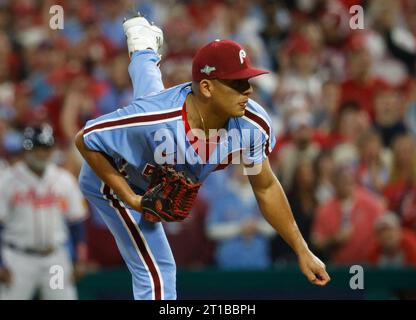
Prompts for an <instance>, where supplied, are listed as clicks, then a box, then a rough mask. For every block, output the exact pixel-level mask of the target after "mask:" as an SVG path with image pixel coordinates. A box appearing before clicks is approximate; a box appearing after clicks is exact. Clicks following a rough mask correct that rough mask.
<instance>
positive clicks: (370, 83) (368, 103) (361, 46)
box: [341, 35, 385, 119]
mask: <svg viewBox="0 0 416 320" xmlns="http://www.w3.org/2000/svg"><path fill="white" fill-rule="evenodd" d="M364 40H365V38H364V37H363V36H362V35H354V36H352V37H351V38H350V40H349V42H348V43H347V45H348V52H347V66H346V68H347V70H348V73H349V74H348V77H347V80H345V81H343V82H342V83H341V103H342V104H344V103H346V102H355V103H357V105H358V107H359V108H360V110H363V111H365V112H366V113H367V114H368V115H369V116H370V117H371V118H372V119H373V118H374V98H375V94H376V92H377V90H379V88H380V87H382V86H383V85H384V84H385V82H384V81H383V80H381V79H380V78H377V77H375V76H373V74H372V72H371V68H372V58H371V56H370V54H369V52H368V49H367V48H366V47H365V42H364ZM341 106H342V105H341Z"/></svg>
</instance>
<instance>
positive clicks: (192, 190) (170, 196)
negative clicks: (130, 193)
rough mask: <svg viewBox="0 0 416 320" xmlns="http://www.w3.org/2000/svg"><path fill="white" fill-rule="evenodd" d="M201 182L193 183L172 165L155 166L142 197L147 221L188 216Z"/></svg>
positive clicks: (143, 210)
mask: <svg viewBox="0 0 416 320" xmlns="http://www.w3.org/2000/svg"><path fill="white" fill-rule="evenodd" d="M200 186H201V183H194V182H193V181H192V180H191V179H190V178H189V177H187V176H186V175H185V173H184V172H178V171H176V170H175V169H174V168H173V167H172V166H168V165H164V166H160V167H157V168H156V169H155V171H154V172H153V174H152V178H151V181H150V184H149V186H148V189H147V191H146V193H145V194H144V195H143V198H142V203H141V205H142V212H143V215H144V218H145V219H146V220H148V221H152V222H158V221H161V220H164V221H182V220H183V219H185V218H187V217H188V216H189V213H190V212H191V209H192V206H193V204H194V201H195V198H196V196H197V194H198V190H199V187H200Z"/></svg>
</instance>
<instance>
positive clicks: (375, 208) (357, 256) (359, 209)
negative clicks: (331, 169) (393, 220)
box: [312, 187, 384, 264]
mask: <svg viewBox="0 0 416 320" xmlns="http://www.w3.org/2000/svg"><path fill="white" fill-rule="evenodd" d="M383 212H384V208H383V205H382V202H381V201H380V200H379V199H378V198H377V197H376V196H374V195H373V194H372V193H370V192H369V191H367V190H365V189H363V188H361V187H358V188H357V189H356V190H355V191H354V195H353V202H352V207H351V213H350V225H351V227H352V233H351V235H350V237H349V239H348V240H347V242H346V243H345V244H344V245H342V246H341V247H339V248H337V249H335V252H333V254H332V256H331V259H330V260H331V262H332V263H336V264H351V263H360V262H365V261H366V260H367V252H368V251H367V250H363V247H364V246H369V245H370V244H371V243H374V241H375V236H374V223H375V221H376V219H377V218H378V217H379V216H380V215H381V214H382V213H383ZM342 220H343V214H342V208H341V202H340V201H339V199H336V198H333V199H331V200H329V201H328V202H326V203H323V204H322V205H321V206H320V207H318V210H317V215H316V218H315V221H314V224H313V226H312V236H313V237H315V236H316V237H320V238H323V239H327V238H329V237H332V236H335V235H336V234H337V233H338V232H339V231H340V229H341V224H342Z"/></svg>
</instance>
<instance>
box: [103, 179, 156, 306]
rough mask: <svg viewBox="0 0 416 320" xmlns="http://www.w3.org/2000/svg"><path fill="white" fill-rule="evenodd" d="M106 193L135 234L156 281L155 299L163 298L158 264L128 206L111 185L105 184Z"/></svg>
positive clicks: (134, 236)
mask: <svg viewBox="0 0 416 320" xmlns="http://www.w3.org/2000/svg"><path fill="white" fill-rule="evenodd" d="M103 192H104V195H105V196H106V197H107V199H108V200H110V201H111V203H112V205H113V207H114V208H115V209H116V210H117V211H118V212H119V213H120V215H121V217H122V219H123V220H124V222H125V224H126V225H127V227H128V229H129V231H130V233H131V234H132V236H133V239H134V241H135V242H136V245H137V247H138V248H139V250H140V253H141V255H142V257H143V259H144V262H145V263H146V265H147V267H148V269H149V271H150V275H151V278H152V279H151V280H152V281H153V283H154V289H155V300H161V299H162V290H161V283H160V278H159V274H158V273H157V270H156V266H155V265H154V263H153V260H152V258H151V257H150V254H149V252H148V251H147V249H146V246H145V244H144V242H143V239H142V237H141V236H140V234H139V231H138V230H137V229H136V226H135V224H134V222H133V221H132V219H130V217H129V215H128V213H127V211H126V208H124V207H123V206H122V205H121V204H120V202H119V201H118V200H117V199H116V198H115V197H114V196H113V195H112V194H111V192H110V187H109V186H108V185H104V190H103Z"/></svg>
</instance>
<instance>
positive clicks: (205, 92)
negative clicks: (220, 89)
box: [199, 79, 214, 98]
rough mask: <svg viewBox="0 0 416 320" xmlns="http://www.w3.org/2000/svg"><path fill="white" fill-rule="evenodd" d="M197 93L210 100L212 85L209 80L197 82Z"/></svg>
mask: <svg viewBox="0 0 416 320" xmlns="http://www.w3.org/2000/svg"><path fill="white" fill-rule="evenodd" d="M199 91H200V93H201V95H202V96H203V97H205V98H211V96H212V93H213V91H214V83H213V82H212V81H211V80H208V79H203V80H201V81H200V82H199Z"/></svg>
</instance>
